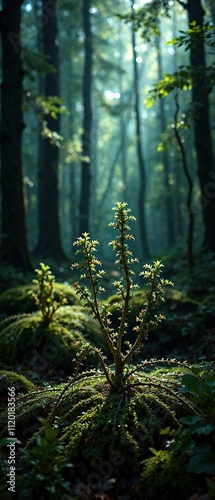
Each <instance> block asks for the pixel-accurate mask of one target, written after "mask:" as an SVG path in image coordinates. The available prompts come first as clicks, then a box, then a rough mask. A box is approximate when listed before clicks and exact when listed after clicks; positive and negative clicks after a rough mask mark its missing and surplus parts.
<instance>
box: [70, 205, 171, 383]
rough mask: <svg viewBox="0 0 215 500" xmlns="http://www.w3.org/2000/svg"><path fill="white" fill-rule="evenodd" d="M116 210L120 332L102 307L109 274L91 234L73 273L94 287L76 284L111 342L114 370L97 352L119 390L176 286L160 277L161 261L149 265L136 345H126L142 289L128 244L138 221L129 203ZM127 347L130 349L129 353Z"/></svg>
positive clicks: (81, 247) (85, 235)
mask: <svg viewBox="0 0 215 500" xmlns="http://www.w3.org/2000/svg"><path fill="white" fill-rule="evenodd" d="M113 210H114V212H115V214H114V218H115V220H114V222H111V223H110V224H109V226H110V227H113V229H115V230H116V231H117V233H118V234H117V236H116V238H115V239H114V240H113V241H111V242H110V245H111V246H112V247H113V250H114V251H115V253H116V261H115V263H116V265H117V266H118V267H119V269H120V271H121V278H120V279H119V280H118V281H115V282H114V283H113V284H114V286H115V288H116V290H117V295H118V296H119V297H120V298H121V299H122V301H121V303H119V304H117V307H118V309H119V314H120V324H119V328H118V330H117V331H114V329H113V328H112V323H111V313H110V311H109V309H108V305H107V304H103V305H100V303H99V300H98V296H99V294H100V293H101V292H103V291H104V289H103V287H102V286H101V284H100V282H101V278H102V277H103V275H104V273H105V271H104V270H103V269H101V262H100V261H99V260H98V258H97V257H96V251H97V245H98V241H97V240H91V239H90V236H89V234H88V233H83V234H82V236H80V237H79V238H78V239H77V240H76V241H75V243H74V245H76V246H77V247H78V250H77V251H76V254H77V255H79V254H80V255H81V256H82V258H81V260H80V261H79V262H78V263H75V264H73V265H72V269H78V270H79V271H80V272H81V275H80V279H82V280H85V282H89V284H90V287H88V286H86V285H81V284H79V282H75V283H74V287H75V289H76V290H77V292H78V293H79V294H80V296H81V298H82V299H83V300H84V302H85V305H86V306H87V307H89V308H90V309H91V311H92V314H93V317H94V318H95V319H96V320H97V321H98V323H99V325H100V328H101V330H102V332H103V334H104V337H105V339H106V341H107V344H108V347H109V349H110V352H111V355H112V358H113V363H114V364H113V368H109V367H108V366H107V365H106V363H105V357H104V355H103V353H102V351H101V350H100V349H95V353H96V355H97V356H98V358H99V360H100V363H101V365H102V368H103V371H104V374H105V376H106V379H107V380H108V382H109V384H110V386H111V387H112V389H113V390H117V389H118V388H119V387H124V386H125V384H126V382H127V381H128V379H129V376H130V373H129V370H127V369H126V366H128V364H129V363H130V362H131V360H132V358H133V356H134V355H136V354H137V353H138V352H139V351H140V349H141V348H142V347H143V345H144V342H145V340H147V338H148V334H149V333H150V331H152V330H155V329H156V328H157V326H158V324H159V323H160V322H161V321H162V320H163V319H164V316H163V315H161V314H152V311H153V310H154V309H155V307H156V306H157V304H158V303H159V302H160V301H164V289H165V287H166V286H167V285H172V282H171V281H169V280H166V279H163V278H161V277H160V274H161V272H162V267H163V264H162V263H161V262H160V261H156V262H154V263H153V264H152V265H150V264H145V266H144V271H142V272H141V273H140V276H142V277H143V278H145V279H146V280H147V284H146V291H145V294H144V296H143V307H142V309H141V310H140V312H139V315H138V317H137V319H136V326H135V327H134V328H133V331H134V333H135V334H136V336H135V340H134V342H133V344H132V343H130V342H128V341H126V340H125V339H124V337H125V334H126V331H127V319H128V315H129V312H130V302H131V299H132V296H133V295H132V292H133V290H134V289H135V288H138V285H137V284H134V281H133V276H134V275H135V273H134V271H133V269H132V267H133V264H134V263H135V262H138V260H137V258H134V257H133V254H132V252H131V250H130V248H129V245H128V241H130V240H133V239H134V237H133V235H132V234H131V232H130V227H129V225H128V223H129V221H134V220H135V217H133V216H132V215H131V214H130V212H131V211H130V209H129V208H127V203H120V202H117V203H116V204H115V207H114V208H113ZM123 346H124V347H126V351H125V353H124V352H123Z"/></svg>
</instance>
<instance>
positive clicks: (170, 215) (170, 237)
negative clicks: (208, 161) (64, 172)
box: [155, 36, 175, 247]
mask: <svg viewBox="0 0 215 500" xmlns="http://www.w3.org/2000/svg"><path fill="white" fill-rule="evenodd" d="M155 45H156V49H157V63H158V80H161V79H162V75H163V70H162V58H161V48H160V37H159V36H156V37H155ZM164 101H165V100H164V99H159V106H160V129H161V134H162V133H163V132H164V131H165V130H166V114H165V109H164V104H165V102H164ZM162 157H163V183H164V190H165V215H166V229H167V245H168V247H170V246H171V245H173V244H174V242H175V222H174V209H173V199H172V193H171V189H170V185H169V174H170V165H169V154H168V151H166V150H165V149H164V151H163V153H162Z"/></svg>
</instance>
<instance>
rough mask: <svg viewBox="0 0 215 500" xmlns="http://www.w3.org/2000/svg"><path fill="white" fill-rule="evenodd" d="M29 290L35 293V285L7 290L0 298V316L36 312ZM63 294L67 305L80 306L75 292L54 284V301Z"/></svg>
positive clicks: (70, 288)
mask: <svg viewBox="0 0 215 500" xmlns="http://www.w3.org/2000/svg"><path fill="white" fill-rule="evenodd" d="M29 290H33V291H37V290H38V287H37V285H34V284H32V283H30V284H29V285H23V286H17V287H14V288H9V290H7V291H6V292H3V293H2V294H1V296H0V313H1V314H2V315H5V316H6V315H12V314H22V313H29V312H32V311H35V310H37V306H36V305H35V302H34V299H33V298H32V297H30V295H29V293H28V292H29ZM62 292H64V294H65V297H66V299H67V302H68V304H69V305H73V304H76V305H81V300H80V298H79V297H78V295H77V294H76V292H75V290H74V289H73V288H72V287H71V286H69V285H65V284H62V283H54V295H55V300H58V299H59V295H60V293H62Z"/></svg>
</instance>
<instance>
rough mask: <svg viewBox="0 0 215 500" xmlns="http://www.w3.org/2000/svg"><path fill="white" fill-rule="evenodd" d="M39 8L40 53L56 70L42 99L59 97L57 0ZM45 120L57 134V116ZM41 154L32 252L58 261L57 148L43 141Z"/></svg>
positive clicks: (47, 78)
mask: <svg viewBox="0 0 215 500" xmlns="http://www.w3.org/2000/svg"><path fill="white" fill-rule="evenodd" d="M42 9H43V11H42V38H43V40H42V43H43V52H44V55H45V56H47V57H48V62H49V63H50V64H51V65H52V66H53V68H54V69H55V71H53V72H51V73H47V74H46V76H45V80H44V94H45V97H48V96H58V97H59V95H60V90H59V66H58V42H57V12H56V11H57V0H52V3H51V4H47V0H42ZM45 120H46V123H47V127H48V129H50V130H51V131H53V132H54V131H55V132H57V133H59V130H60V119H59V115H58V116H57V118H56V119H54V118H52V117H51V116H50V115H47V116H46V117H45ZM40 154H41V163H40V166H39V180H38V186H39V190H38V202H39V241H38V244H37V247H36V249H35V255H37V256H39V257H41V258H51V259H53V260H55V261H56V262H61V261H62V260H63V259H64V258H65V255H64V252H63V250H62V246H61V238H60V223H59V193H58V168H59V165H58V162H59V148H58V147H57V146H56V144H51V143H50V140H49V139H43V143H42V145H41V151H40Z"/></svg>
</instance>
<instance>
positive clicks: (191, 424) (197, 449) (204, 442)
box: [171, 363, 215, 489]
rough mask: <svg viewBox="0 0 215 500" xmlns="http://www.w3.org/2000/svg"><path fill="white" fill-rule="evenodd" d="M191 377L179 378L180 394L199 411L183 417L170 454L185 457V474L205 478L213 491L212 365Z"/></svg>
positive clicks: (214, 374) (214, 391)
mask: <svg viewBox="0 0 215 500" xmlns="http://www.w3.org/2000/svg"><path fill="white" fill-rule="evenodd" d="M192 372H193V373H190V374H184V375H183V376H182V384H183V386H182V388H181V389H180V392H182V393H183V394H186V395H187V396H188V397H189V399H190V401H192V402H194V403H197V404H198V406H199V408H200V411H201V412H200V414H198V415H190V414H188V415H186V416H185V417H182V418H181V419H180V421H181V423H182V424H183V428H182V429H181V430H180V431H179V432H178V433H177V434H176V437H175V439H174V440H173V443H172V445H171V450H172V451H173V452H176V453H179V454H181V455H187V460H188V466H187V470H188V472H193V473H195V474H203V475H206V474H207V478H208V479H211V481H209V483H208V486H209V488H210V489H213V488H214V483H213V481H212V479H213V476H214V473H215V371H214V365H213V364H209V363H206V364H205V366H201V367H198V366H197V367H193V369H192Z"/></svg>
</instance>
